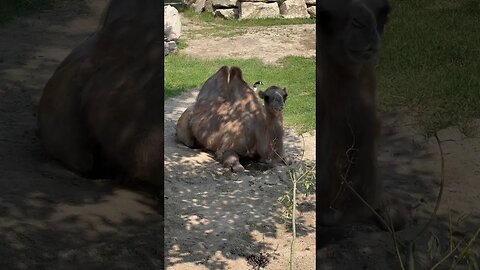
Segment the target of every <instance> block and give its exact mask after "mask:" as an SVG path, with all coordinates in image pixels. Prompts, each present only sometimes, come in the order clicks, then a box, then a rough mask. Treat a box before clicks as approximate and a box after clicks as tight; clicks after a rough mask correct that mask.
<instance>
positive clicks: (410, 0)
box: [378, 0, 480, 136]
mask: <svg viewBox="0 0 480 270" xmlns="http://www.w3.org/2000/svg"><path fill="white" fill-rule="evenodd" d="M391 2H392V6H393V12H392V14H391V17H390V22H389V23H388V25H387V27H386V32H385V38H384V39H385V41H384V43H385V44H384V45H385V48H384V51H383V52H382V57H381V61H380V64H379V68H378V71H379V100H380V104H381V105H382V107H383V108H384V109H386V108H390V107H396V106H401V107H408V108H410V109H411V110H412V111H414V112H415V114H416V115H417V116H418V117H419V118H418V120H419V121H418V123H419V126H420V127H421V128H422V129H423V131H424V133H425V134H426V135H427V136H430V135H433V134H434V133H435V132H436V131H438V130H439V129H442V128H446V127H448V126H452V125H458V126H460V128H461V129H462V130H463V131H467V130H468V128H469V123H471V120H472V119H473V118H480V31H479V29H480V28H479V26H480V24H479V23H480V4H479V2H478V1H477V0H456V1H447V0H436V1H435V0H403V1H400V0H393V1H391Z"/></svg>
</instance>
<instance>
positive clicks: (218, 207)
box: [165, 91, 315, 269]
mask: <svg viewBox="0 0 480 270" xmlns="http://www.w3.org/2000/svg"><path fill="white" fill-rule="evenodd" d="M197 93H198V91H193V92H187V93H184V94H183V95H181V96H179V97H176V98H172V99H168V100H167V101H166V102H165V238H166V243H165V251H166V254H165V255H166V262H167V269H250V268H249V266H248V265H247V260H246V257H248V256H249V255H252V254H259V252H264V253H265V252H266V253H270V254H271V255H272V259H271V262H270V264H269V265H268V267H267V268H266V269H287V268H288V263H289V254H290V241H291V232H290V231H289V230H288V228H290V226H287V225H286V224H284V222H283V221H282V220H281V219H280V216H281V210H282V209H280V207H279V206H277V205H275V202H276V200H277V199H278V198H279V197H280V196H282V195H283V194H284V193H285V192H286V191H287V190H288V189H289V188H290V186H291V184H290V181H289V179H288V178H287V173H286V167H285V166H283V167H278V168H276V169H274V170H268V171H265V172H260V171H247V172H246V173H245V174H232V173H230V172H229V171H228V170H226V169H225V168H222V166H221V165H220V164H219V163H218V162H217V161H215V160H214V159H213V158H212V156H211V155H210V154H207V153H205V152H201V151H197V150H192V149H189V148H187V147H186V146H184V145H182V144H180V143H178V142H176V140H175V123H176V121H177V120H178V118H179V117H180V115H181V113H182V112H183V111H184V110H185V109H186V108H187V107H188V106H189V105H190V104H192V103H193V102H194V101H195V97H196V95H197ZM304 137H305V145H308V151H305V154H304V159H305V160H310V161H312V160H313V159H314V158H315V155H314V154H315V137H314V136H312V135H308V134H305V136H304ZM285 144H286V152H287V154H289V155H291V156H292V157H296V158H297V159H300V156H301V155H302V151H301V149H302V147H303V143H302V140H301V138H300V137H299V136H297V135H295V133H294V132H292V131H288V135H287V136H286V139H285ZM300 201H301V202H302V203H301V205H300V206H299V209H300V211H301V214H300V216H299V217H298V222H297V223H298V224H297V226H298V228H297V237H298V238H297V245H296V258H297V260H298V269H314V268H315V266H314V265H315V196H310V197H308V198H304V197H301V199H300Z"/></svg>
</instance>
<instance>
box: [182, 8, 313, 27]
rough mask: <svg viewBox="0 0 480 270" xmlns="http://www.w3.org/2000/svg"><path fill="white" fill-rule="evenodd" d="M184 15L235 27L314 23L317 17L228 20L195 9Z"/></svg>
mask: <svg viewBox="0 0 480 270" xmlns="http://www.w3.org/2000/svg"><path fill="white" fill-rule="evenodd" d="M183 15H184V16H185V17H187V18H190V19H194V20H200V21H203V22H206V23H213V24H219V25H224V26H233V27H252V26H274V25H292V24H314V23H315V18H301V19H282V18H267V19H247V20H226V19H222V18H218V17H215V16H213V14H211V13H210V12H202V13H200V14H197V13H195V11H193V9H191V8H190V9H186V10H185V11H184V12H183Z"/></svg>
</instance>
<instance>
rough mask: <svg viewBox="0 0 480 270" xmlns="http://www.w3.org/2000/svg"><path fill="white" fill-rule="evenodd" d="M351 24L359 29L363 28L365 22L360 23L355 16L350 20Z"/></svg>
mask: <svg viewBox="0 0 480 270" xmlns="http://www.w3.org/2000/svg"><path fill="white" fill-rule="evenodd" d="M352 25H353V26H354V27H356V28H360V29H362V28H365V24H363V23H361V22H360V21H359V20H358V19H355V18H354V19H353V20H352Z"/></svg>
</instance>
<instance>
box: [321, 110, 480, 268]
mask: <svg viewBox="0 0 480 270" xmlns="http://www.w3.org/2000/svg"><path fill="white" fill-rule="evenodd" d="M382 118H383V126H384V128H383V133H384V134H383V136H382V139H381V142H380V157H379V159H380V164H379V166H380V177H381V178H382V180H383V181H384V185H385V189H386V194H387V196H390V197H393V198H395V200H396V201H394V202H393V206H394V207H396V208H406V211H407V213H408V215H407V220H408V225H407V226H406V228H405V229H404V230H402V231H400V232H398V234H397V237H398V238H399V239H400V240H402V241H405V242H406V243H407V244H408V241H411V240H412V239H414V238H415V237H416V236H417V235H418V233H419V231H420V229H421V228H422V227H423V226H424V224H425V223H426V221H427V220H428V218H429V217H430V214H431V213H432V211H433V209H434V207H435V201H436V198H437V194H438V191H439V188H440V179H441V155H440V148H439V144H438V143H437V140H436V139H435V137H432V138H429V139H425V138H424V137H422V136H421V135H419V134H418V133H417V132H416V129H415V124H414V123H413V121H412V120H411V119H410V118H409V117H407V116H406V114H405V113H404V112H402V113H400V112H397V113H385V114H383V117H382ZM479 135H480V134H476V136H475V137H474V138H465V137H464V136H463V135H462V134H461V133H460V132H459V131H458V129H457V128H450V129H446V130H442V131H440V132H438V137H439V139H440V145H441V147H442V149H443V152H444V160H445V174H444V175H445V184H444V191H443V198H442V201H441V204H440V208H439V210H438V213H437V215H438V218H437V220H436V221H435V222H434V223H433V226H432V228H431V229H429V230H427V231H426V232H425V233H423V234H421V235H420V237H419V238H418V240H417V241H416V242H415V252H414V258H415V260H416V261H417V264H416V268H415V269H430V267H431V266H432V264H431V262H430V261H429V260H428V254H429V253H430V251H429V249H428V246H427V243H428V240H429V239H430V238H431V237H432V233H433V234H434V235H436V237H438V238H439V243H440V250H441V252H440V255H441V257H438V256H437V257H436V258H435V259H434V260H433V261H434V262H438V261H439V260H440V259H441V258H442V257H444V256H446V255H447V253H448V251H449V249H448V245H449V237H448V235H449V232H448V230H449V215H451V220H452V224H453V226H452V232H453V233H452V235H453V237H452V239H453V240H454V245H456V244H457V243H458V242H459V241H461V240H463V241H464V243H463V244H462V246H461V247H462V248H463V247H465V246H466V243H467V242H468V241H469V240H470V239H471V238H472V236H473V234H474V233H475V231H476V230H478V229H479V228H480V207H479V204H478V200H479V199H480V181H479V180H480V169H479V168H480V136H479ZM462 218H463V219H462ZM318 232H319V235H318V237H319V238H320V242H321V243H322V245H321V246H320V247H318V248H319V249H318V250H317V259H318V260H319V263H320V269H322V270H323V269H325V270H329V269H335V270H337V269H339V270H348V269H369V270H370V269H378V270H380V269H400V265H399V263H398V261H397V259H396V257H395V253H394V249H393V247H394V245H393V241H392V238H391V237H390V234H389V233H386V232H382V231H381V230H379V229H378V228H377V227H374V226H368V225H360V224H354V225H350V226H346V227H344V228H336V229H332V228H323V227H320V228H319V229H318ZM472 251H473V252H475V253H476V254H478V252H479V251H480V243H479V241H477V242H476V244H475V245H474V246H473V248H472ZM401 252H402V254H406V252H405V250H404V249H401ZM450 262H451V261H449V262H448V263H445V265H444V266H445V267H446V268H442V267H440V268H437V269H449V268H448V267H449V266H450ZM455 269H467V268H461V267H459V268H455Z"/></svg>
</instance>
